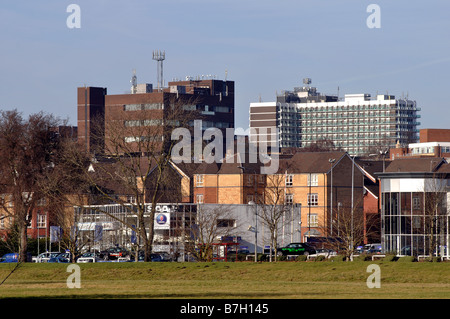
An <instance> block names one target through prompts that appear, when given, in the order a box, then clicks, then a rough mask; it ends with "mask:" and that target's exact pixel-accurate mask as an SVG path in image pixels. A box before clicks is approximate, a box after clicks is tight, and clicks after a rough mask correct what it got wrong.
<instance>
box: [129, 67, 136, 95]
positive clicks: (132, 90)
mask: <svg viewBox="0 0 450 319" xmlns="http://www.w3.org/2000/svg"><path fill="white" fill-rule="evenodd" d="M130 82H131V94H136V92H137V76H136V70H135V69H133V76H132V77H131V81H130Z"/></svg>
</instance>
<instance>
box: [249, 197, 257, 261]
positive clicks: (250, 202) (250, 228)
mask: <svg viewBox="0 0 450 319" xmlns="http://www.w3.org/2000/svg"><path fill="white" fill-rule="evenodd" d="M248 204H249V205H255V228H254V231H255V263H256V262H257V261H258V254H257V253H258V206H257V205H256V202H254V201H249V202H248ZM252 228H253V227H251V226H250V227H249V228H248V230H250V231H252Z"/></svg>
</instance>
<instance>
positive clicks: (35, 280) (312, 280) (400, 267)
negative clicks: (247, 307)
mask: <svg viewBox="0 0 450 319" xmlns="http://www.w3.org/2000/svg"><path fill="white" fill-rule="evenodd" d="M370 264H377V265H379V267H380V271H381V272H380V274H381V287H380V288H372V289H370V288H368V287H367V284H366V281H367V278H368V277H369V276H370V275H371V272H367V266H369V265H370ZM78 265H79V266H80V270H81V272H80V274H81V277H80V278H81V288H79V289H78V288H72V289H69V288H68V287H67V283H66V281H67V278H68V277H69V276H70V275H71V273H69V272H67V266H68V265H67V264H53V263H52V264H34V263H27V264H21V265H20V266H19V268H18V269H16V270H15V271H14V272H13V273H12V274H11V275H10V276H9V277H8V279H7V280H6V281H5V282H4V283H3V284H2V285H0V298H83V299H85V298H100V299H107V298H119V299H126V298H134V299H136V298H152V299H154V298H162V299H179V298H183V299H184V298H185V299H196V298H200V299H204V298H207V299H215V298H224V299H230V298H231V299H241V298H243V299H307V298H309V299H314V298H318V299H329V298H333V299H335V298H339V299H340V298H345V299H361V298H362V299H365V298H367V299H381V298H382V299H391V298H396V299H399V298H400V299H402V298H408V299H411V298H412V299H428V298H432V299H436V298H437V299H443V298H445V299H447V298H450V263H448V262H445V263H444V262H441V263H439V262H408V263H400V262H388V261H377V262H367V261H354V262H330V261H326V262H278V263H268V262H265V263H251V262H240V263H239V262H238V263H231V262H228V263H223V262H218V263H96V264H78ZM14 266H15V264H1V265H0V282H1V281H3V279H4V278H6V277H7V276H8V274H9V273H10V272H11V270H12V269H13V268H14Z"/></svg>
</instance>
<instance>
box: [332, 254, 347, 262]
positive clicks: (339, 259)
mask: <svg viewBox="0 0 450 319" xmlns="http://www.w3.org/2000/svg"><path fill="white" fill-rule="evenodd" d="M345 260H346V258H345V255H336V256H333V257H331V261H345Z"/></svg>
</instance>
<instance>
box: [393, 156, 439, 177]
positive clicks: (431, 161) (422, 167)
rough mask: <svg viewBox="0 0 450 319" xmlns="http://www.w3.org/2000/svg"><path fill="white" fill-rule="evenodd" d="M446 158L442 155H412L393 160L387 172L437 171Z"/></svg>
mask: <svg viewBox="0 0 450 319" xmlns="http://www.w3.org/2000/svg"><path fill="white" fill-rule="evenodd" d="M443 163H445V160H444V159H443V158H441V157H411V158H399V159H395V160H393V161H391V162H390V163H389V165H388V166H387V167H386V170H385V172H386V173H396V172H430V173H432V172H435V171H436V170H437V169H438V168H439V167H440V166H441V165H442V164H443Z"/></svg>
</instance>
